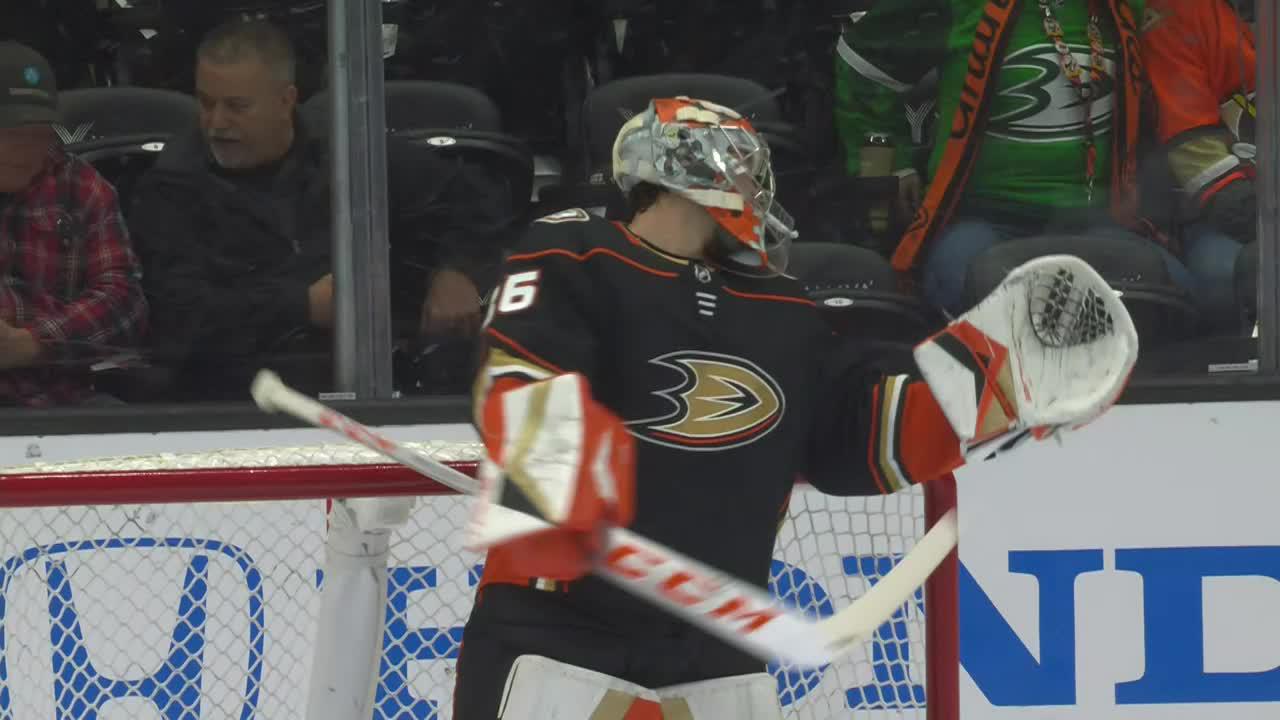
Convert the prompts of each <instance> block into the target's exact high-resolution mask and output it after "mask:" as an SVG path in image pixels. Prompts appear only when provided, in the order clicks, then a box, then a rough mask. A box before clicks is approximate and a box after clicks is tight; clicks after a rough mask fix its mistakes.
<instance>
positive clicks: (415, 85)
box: [301, 80, 502, 134]
mask: <svg viewBox="0 0 1280 720" xmlns="http://www.w3.org/2000/svg"><path fill="white" fill-rule="evenodd" d="M385 88H386V119H387V132H389V133H392V134H395V133H400V132H411V131H414V130H422V129H427V128H429V129H433V130H440V129H443V128H453V129H457V130H477V131H481V132H494V133H496V132H501V131H502V117H501V114H500V113H499V112H498V106H497V105H496V104H495V103H494V102H493V100H491V99H490V98H489V97H488V96H487V95H485V94H484V93H483V92H480V91H479V90H476V89H475V88H472V87H468V86H466V85H459V84H457V83H447V82H431V81H426V80H388V81H387V82H386V83H385ZM301 112H302V115H303V117H305V118H307V119H308V120H310V121H312V122H313V123H315V126H316V127H327V126H328V117H329V94H328V93H327V92H322V93H317V94H315V95H313V96H312V97H311V98H310V99H309V100H307V101H306V102H305V103H303V104H302V107H301Z"/></svg>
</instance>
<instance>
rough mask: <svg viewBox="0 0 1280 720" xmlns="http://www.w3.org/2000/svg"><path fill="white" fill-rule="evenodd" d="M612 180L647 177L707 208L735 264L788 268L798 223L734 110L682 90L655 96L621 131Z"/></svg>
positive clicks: (621, 183) (625, 184) (626, 187)
mask: <svg viewBox="0 0 1280 720" xmlns="http://www.w3.org/2000/svg"><path fill="white" fill-rule="evenodd" d="M613 180H614V182H615V183H617V184H618V187H620V188H622V191H623V192H628V191H630V190H631V189H632V188H634V187H635V186H636V185H638V184H640V183H642V182H647V183H651V184H653V185H657V186H659V187H662V188H664V189H666V190H669V191H671V192H673V193H676V194H677V195H680V196H681V197H684V198H687V199H688V200H690V201H692V202H695V203H697V204H698V205H701V206H703V207H704V208H706V209H707V212H708V213H710V215H711V217H712V218H714V219H715V221H716V224H717V225H719V227H720V233H719V234H720V236H721V238H722V239H723V240H725V242H726V246H725V250H726V257H727V259H728V260H730V261H732V262H733V264H734V265H736V266H739V267H741V268H743V269H747V270H751V271H755V272H761V273H765V274H776V273H781V272H783V271H785V270H786V266H787V253H788V249H789V248H790V246H791V241H792V240H794V239H795V237H796V231H795V222H794V221H793V220H792V219H791V216H790V215H788V214H787V212H786V211H785V210H783V209H782V207H781V206H780V205H778V204H777V202H775V200H774V194H775V190H774V177H773V168H772V166H771V164H770V158H769V148H768V146H767V145H766V144H765V142H764V140H763V139H761V138H760V136H759V134H757V133H756V131H755V128H753V127H752V126H751V123H750V122H748V121H747V120H746V119H745V118H743V117H742V116H741V115H739V114H738V113H737V112H734V111H733V110H730V109H729V108H726V107H723V106H721V105H716V104H714V103H710V102H707V101H705V100H694V99H690V98H687V97H683V96H681V97H675V98H662V99H657V100H654V101H652V102H651V103H649V107H648V108H646V109H645V111H644V112H642V113H640V114H638V115H636V116H635V117H633V118H631V120H629V121H628V122H627V124H625V125H623V126H622V129H621V130H620V131H619V132H618V137H617V139H616V140H615V141H614V144H613Z"/></svg>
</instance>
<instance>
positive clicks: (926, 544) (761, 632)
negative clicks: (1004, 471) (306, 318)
mask: <svg viewBox="0 0 1280 720" xmlns="http://www.w3.org/2000/svg"><path fill="white" fill-rule="evenodd" d="M252 393H253V399H254V401H255V402H257V404H258V407H260V408H262V409H263V410H264V411H266V412H285V413H287V414H289V415H292V416H294V417H296V418H298V419H300V420H303V421H306V422H308V423H310V424H312V425H316V426H319V427H325V428H329V429H330V430H333V431H335V432H337V433H339V434H341V435H344V436H346V437H347V438H349V439H351V440H354V441H356V442H358V443H360V444H361V445H364V446H365V447H367V448H369V449H371V450H374V451H376V452H378V453H380V454H382V455H384V456H386V457H388V458H390V459H392V460H394V461H396V462H398V463H400V464H402V465H405V466H407V467H409V468H412V469H413V470H416V471H418V472H419V473H422V474H423V475H425V476H427V477H429V478H431V479H433V480H436V481H437V482H440V483H443V484H444V485H448V486H449V487H450V488H453V489H454V490H457V491H458V492H460V493H465V494H468V495H474V494H476V493H478V492H479V491H480V484H479V483H478V482H477V481H476V480H475V479H473V478H471V477H468V476H467V475H464V474H462V473H461V472H459V471H457V470H454V469H453V468H451V467H449V466H447V465H445V464H443V463H440V462H437V461H435V460H432V459H431V458H429V457H427V456H426V455H423V454H421V453H418V452H416V451H414V450H412V449H410V448H407V447H404V446H403V445H400V444H399V443H396V442H394V441H392V440H390V439H388V438H385V437H383V436H381V435H379V434H378V433H376V432H374V431H373V430H372V429H370V428H368V427H366V426H364V425H362V424H360V423H358V422H356V421H355V420H353V419H351V418H349V417H347V416H345V415H343V414H342V413H339V412H338V411H336V410H333V409H332V408H329V407H326V406H325V405H323V404H321V403H319V402H317V401H315V400H313V399H311V398H309V397H307V396H305V395H303V394H301V393H299V392H297V391H296V390H293V389H292V388H290V387H288V386H286V385H285V384H284V383H283V382H282V381H281V380H280V378H279V377H278V376H277V375H276V374H275V373H273V372H270V371H267V370H263V371H260V372H259V373H258V376H257V377H256V378H255V379H254V381H253V388H252ZM490 511H492V512H506V513H511V514H512V515H515V516H518V518H517V520H518V522H520V523H521V524H522V525H523V526H525V527H527V528H530V529H535V528H539V527H548V524H547V523H546V522H544V521H543V520H541V519H539V518H535V517H532V516H529V515H524V514H522V513H518V512H516V511H514V510H509V509H507V508H503V507H501V506H497V505H495V506H493V507H492V508H491V509H490ZM955 545H956V518H955V510H954V509H952V510H950V511H948V512H947V514H946V515H944V516H943V517H942V518H941V519H940V520H939V521H938V522H937V523H936V524H935V525H934V527H933V528H932V529H930V530H929V532H927V533H926V534H925V536H924V537H922V538H921V539H920V541H919V542H917V543H916V546H915V547H914V548H913V549H912V550H911V552H910V553H908V554H907V555H905V556H904V557H903V558H902V560H901V562H899V563H898V565H897V566H896V567H895V568H894V569H893V570H892V571H890V572H889V574H887V575H886V576H885V577H884V578H882V579H881V580H880V581H879V582H878V583H876V584H875V585H874V586H872V587H871V589H869V590H868V591H867V592H866V593H864V594H863V595H862V596H861V597H859V598H858V599H857V600H855V601H853V603H851V604H850V605H849V607H847V608H845V609H843V610H841V611H840V612H838V613H836V614H835V615H832V616H830V617H828V618H825V619H823V620H818V621H813V620H810V619H809V618H807V617H805V616H804V615H803V614H802V613H800V612H796V611H793V610H789V609H787V608H785V607H782V606H781V605H779V604H778V603H776V602H775V601H774V600H773V598H772V597H771V596H770V595H769V593H768V592H767V591H765V590H764V589H762V588H759V587H756V586H755V585H752V584H750V583H746V582H743V581H741V580H739V579H737V578H733V577H730V576H728V575H726V574H724V573H722V572H720V571H718V570H714V569H712V568H710V567H708V566H706V565H704V564H702V563H700V562H697V561H695V560H693V559H691V558H688V557H685V556H684V555H682V554H680V553H678V552H676V551H674V550H672V549H670V548H667V547H664V546H662V545H660V544H658V543H655V542H653V541H652V540H647V539H645V538H644V537H641V536H640V535H637V534H635V533H633V532H631V531H629V530H626V529H625V528H613V529H611V530H609V531H608V533H607V534H606V537H605V541H604V550H603V552H602V554H601V560H600V561H599V563H598V564H597V565H596V567H595V568H594V572H595V573H596V574H597V575H599V576H600V577H602V578H604V579H606V580H608V581H610V582H612V583H613V584H615V585H617V586H618V587H620V588H622V589H623V590H625V591H627V592H630V593H632V594H634V595H637V596H639V597H643V598H645V599H647V600H649V601H650V602H652V603H654V604H655V605H658V606H660V607H662V608H664V609H666V610H667V611H668V612H670V613H672V614H673V615H676V616H678V617H680V618H683V619H684V620H686V621H688V622H689V623H691V624H693V625H695V626H697V627H699V628H701V629H703V630H705V631H706V632H708V633H710V634H712V635H715V636H716V637H719V638H721V639H722V640H724V641H725V642H727V643H730V644H732V645H735V646H737V647H739V648H742V649H743V650H745V651H747V652H750V653H752V654H753V655H756V656H757V657H759V658H761V659H762V660H764V661H773V660H780V661H783V662H788V663H792V664H795V665H802V666H817V665H824V664H826V663H830V662H831V661H833V660H835V659H837V658H839V657H840V656H842V655H844V654H845V653H847V652H849V651H850V650H852V649H853V648H854V646H855V645H856V644H857V643H859V642H860V641H861V640H862V639H863V638H865V637H866V636H867V635H869V634H871V633H872V632H874V631H875V629H876V628H877V627H879V626H880V625H881V624H882V623H884V622H885V621H887V620H888V619H889V618H890V616H891V615H893V613H894V612H895V611H897V610H898V609H899V608H900V607H901V606H902V605H903V604H905V603H906V602H907V601H908V600H909V599H910V597H911V595H912V594H913V593H914V592H915V591H916V588H918V587H919V586H920V585H922V584H923V583H924V581H925V580H926V579H927V578H928V577H929V574H930V573H932V572H933V570H934V569H935V568H936V567H937V566H938V565H939V564H940V563H941V562H942V561H943V559H944V558H946V556H947V554H948V553H950V552H951V550H952V548H954V547H955Z"/></svg>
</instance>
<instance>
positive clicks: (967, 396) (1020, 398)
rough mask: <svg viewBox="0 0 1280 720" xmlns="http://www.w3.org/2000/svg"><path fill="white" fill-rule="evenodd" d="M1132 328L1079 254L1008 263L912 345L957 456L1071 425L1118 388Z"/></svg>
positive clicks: (1132, 357) (1002, 447) (1102, 408)
mask: <svg viewBox="0 0 1280 720" xmlns="http://www.w3.org/2000/svg"><path fill="white" fill-rule="evenodd" d="M1137 358H1138V335H1137V332H1136V331H1135V330H1134V327H1133V321H1132V319H1130V317H1129V313H1128V311H1127V310H1126V309H1125V307H1124V305H1123V303H1121V302H1120V299H1119V298H1118V297H1117V296H1116V293H1115V291H1114V290H1112V289H1111V287H1110V286H1109V285H1107V283H1106V281H1105V280H1103V279H1102V277H1101V276H1100V275H1098V273H1097V272H1096V271H1095V270H1094V269H1093V268H1092V267H1090V266H1089V265H1088V264H1086V263H1085V262H1084V261H1082V260H1080V259H1079V258H1076V257H1072V256H1067V255H1054V256H1048V257H1042V258H1037V259H1035V260H1032V261H1030V262H1027V263H1025V264H1023V265H1022V266H1020V267H1018V268H1017V269H1015V270H1014V271H1013V272H1011V273H1009V275H1008V276H1007V277H1006V278H1005V280H1004V282H1002V283H1001V284H1000V286H999V287H998V288H996V289H995V291H993V292H992V293H991V294H990V295H988V296H987V297H986V298H985V299H983V301H982V302H980V303H979V304H978V305H977V306H976V307H975V308H973V309H972V310H970V311H969V312H967V313H965V314H963V315H961V316H960V317H959V318H957V319H956V320H954V321H953V322H951V323H950V324H949V325H948V326H947V328H946V329H944V330H943V331H942V332H940V333H938V334H937V335H934V336H933V337H931V338H929V339H928V340H926V341H925V342H923V343H921V344H920V345H918V346H917V347H916V349H915V360H916V364H917V366H918V367H919V368H920V372H921V375H922V376H923V377H924V379H925V381H926V382H927V383H928V384H929V389H930V391H931V392H932V394H933V396H934V398H935V399H936V400H937V402H938V405H939V406H940V407H941V409H942V411H943V414H945V415H946V417H947V421H948V422H949V423H950V424H951V427H952V429H953V430H954V431H955V433H956V436H957V437H958V438H959V439H960V446H961V451H962V453H963V454H964V457H965V459H966V460H967V461H968V460H972V459H974V458H975V457H977V458H980V459H991V458H992V457H994V456H996V455H998V454H1000V453H1003V452H1007V451H1009V450H1012V449H1013V448H1015V447H1017V446H1018V445H1020V444H1021V443H1023V442H1024V441H1025V440H1027V439H1028V438H1036V439H1043V438H1046V437H1050V436H1052V435H1055V434H1057V433H1059V432H1062V431H1064V430H1066V431H1070V430H1076V429H1078V428H1080V427H1082V426H1084V425H1085V424H1087V423H1089V422H1090V421H1092V420H1094V419H1095V418H1097V417H1098V416H1099V415H1102V414H1103V413H1104V412H1106V411H1107V409H1109V408H1110V407H1111V406H1112V405H1113V404H1115V402H1116V400H1117V399H1118V398H1119V397H1120V393H1121V391H1122V390H1123V389H1124V386H1125V384H1126V383H1127V382H1128V379H1129V374H1130V372H1131V371H1132V370H1133V365H1134V363H1135V362H1136V361H1137Z"/></svg>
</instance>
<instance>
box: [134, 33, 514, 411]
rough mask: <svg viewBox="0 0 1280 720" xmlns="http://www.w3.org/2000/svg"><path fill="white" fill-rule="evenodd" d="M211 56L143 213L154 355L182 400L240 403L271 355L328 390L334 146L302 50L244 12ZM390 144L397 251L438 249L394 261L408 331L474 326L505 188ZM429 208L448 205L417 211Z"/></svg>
mask: <svg viewBox="0 0 1280 720" xmlns="http://www.w3.org/2000/svg"><path fill="white" fill-rule="evenodd" d="M196 57H197V65H196V93H195V94H196V98H197V100H198V101H199V103H200V127H199V128H198V129H197V128H193V129H192V132H191V133H189V134H188V135H186V136H182V137H176V138H174V139H173V140H172V141H171V142H170V143H169V145H168V146H167V147H166V148H165V150H164V152H163V153H162V154H161V156H160V158H159V159H158V160H157V162H156V165H155V167H154V168H152V170H151V171H149V172H148V173H147V175H146V176H144V178H143V179H142V180H141V181H140V183H139V186H138V188H137V190H136V192H135V194H134V197H133V202H132V204H131V205H132V207H131V212H130V215H129V221H130V226H131V228H133V230H134V233H135V235H136V236H137V238H138V245H139V252H140V254H141V255H142V258H143V262H144V265H145V267H146V268H147V272H148V278H147V280H148V282H147V292H148V294H149V296H150V298H151V300H152V303H153V306H154V307H155V309H156V319H155V332H154V333H153V337H154V338H155V345H154V347H153V353H154V354H155V356H156V358H157V360H158V361H159V363H160V364H163V365H166V366H169V367H171V368H173V369H174V370H175V371H176V374H177V377H176V384H177V388H176V389H177V392H178V395H179V397H182V398H188V399H240V398H242V397H243V396H244V394H245V388H247V387H248V384H249V380H250V378H251V377H252V373H253V372H255V371H256V370H257V369H258V368H259V367H262V366H268V367H273V368H274V369H277V370H278V371H280V372H281V373H282V374H284V375H285V376H286V377H287V378H288V379H289V380H290V381H291V382H293V383H296V384H299V385H300V386H302V387H303V388H306V389H308V390H312V391H320V390H325V389H328V386H329V383H330V381H331V377H332V370H331V363H330V362H329V361H328V357H327V351H328V349H329V347H330V344H331V341H330V339H329V332H328V331H329V329H330V328H331V327H332V324H333V312H334V308H333V275H332V273H331V270H330V268H331V260H330V254H331V243H332V240H331V234H330V210H329V208H330V185H329V182H330V165H329V145H328V140H327V138H326V137H324V136H323V134H322V133H320V132H317V129H316V128H311V127H308V125H307V123H306V122H305V121H304V120H303V119H302V118H301V117H300V116H299V114H298V113H297V105H298V90H297V87H296V85H295V84H294V83H295V73H296V60H295V56H294V52H293V49H292V47H291V45H290V42H289V39H288V37H287V36H286V35H285V34H284V33H283V32H281V31H280V30H279V29H277V28H275V27H273V26H272V25H270V24H269V23H266V22H261V21H252V22H244V21H234V22H232V23H229V24H226V25H223V26H221V27H218V28H215V29H214V30H212V31H211V32H210V33H209V34H208V35H207V36H206V37H205V38H204V39H203V41H202V42H201V43H200V46H199V47H198V49H197V53H196ZM388 145H389V147H388V153H387V155H388V164H389V166H390V167H389V168H388V187H389V190H390V195H389V205H390V209H391V219H390V231H391V238H392V242H393V258H394V257H396V254H395V250H394V248H395V244H396V243H397V242H399V243H400V244H401V246H402V247H403V246H408V247H412V248H415V249H419V248H423V247H425V248H426V250H425V257H424V256H423V253H419V254H418V255H417V256H415V258H414V262H413V263H396V262H393V278H392V287H391V292H392V304H393V312H394V313H395V314H396V317H397V321H398V325H400V326H401V327H400V328H399V330H400V333H399V334H400V335H402V336H403V335H404V334H405V332H406V328H405V327H404V326H405V325H412V326H416V327H411V328H409V329H408V330H407V332H410V333H411V332H412V331H414V330H416V331H418V332H421V333H423V334H429V335H431V336H433V337H436V336H453V337H456V336H463V337H470V336H473V335H474V334H475V332H476V330H477V329H478V327H479V324H480V320H481V316H480V289H479V287H478V281H477V279H476V278H478V277H479V276H481V275H482V274H483V271H484V268H485V267H486V265H488V264H489V263H491V262H492V263H496V261H497V256H498V252H499V249H498V248H497V247H496V244H495V243H491V242H485V241H484V240H486V239H488V238H487V237H480V236H481V235H484V233H486V232H489V233H491V232H492V231H491V230H490V229H489V227H490V224H489V223H488V222H487V219H488V218H487V217H485V213H484V212H477V211H476V205H477V204H478V203H481V202H492V198H489V197H483V193H479V194H477V193H476V192H475V191H474V189H473V188H468V187H467V186H466V185H464V184H463V183H459V182H456V181H455V180H454V179H453V178H452V177H450V176H451V174H452V173H453V172H454V171H453V169H452V168H450V167H445V166H443V165H442V164H441V161H440V160H438V159H436V158H434V157H433V156H431V155H430V154H429V153H427V152H425V151H415V150H413V149H412V148H409V147H402V146H400V145H399V144H397V141H396V140H395V139H394V138H389V139H388ZM423 207H430V208H432V209H434V211H435V212H436V215H434V216H432V217H430V218H429V220H428V221H426V222H424V221H423V219H422V217H420V216H415V217H414V218H412V219H409V218H408V217H407V216H410V215H413V209H414V208H418V209H421V208H423ZM482 207H483V206H482ZM494 212H496V210H495V211H494ZM419 215H421V213H419ZM441 215H443V216H445V217H440V216H441ZM464 218H465V219H464ZM478 220H486V222H485V223H484V224H483V225H482V224H480V223H479V222H478ZM424 226H425V227H424ZM424 268H425V269H424ZM317 357H319V360H320V361H319V362H317V361H316V359H317ZM289 358H293V359H298V360H299V361H300V362H299V363H295V364H292V365H291V364H289V362H288V360H287V359H289ZM280 363H284V364H283V365H281V364H280Z"/></svg>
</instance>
